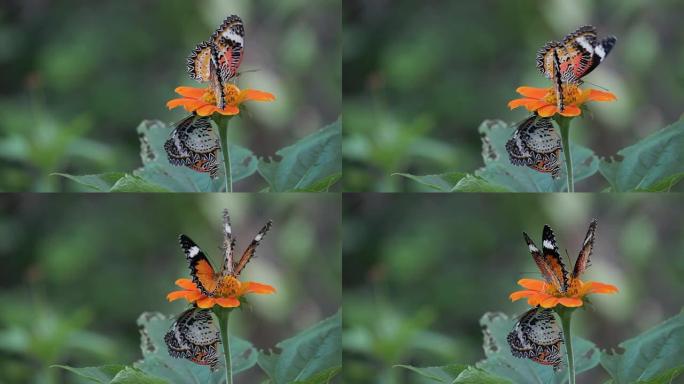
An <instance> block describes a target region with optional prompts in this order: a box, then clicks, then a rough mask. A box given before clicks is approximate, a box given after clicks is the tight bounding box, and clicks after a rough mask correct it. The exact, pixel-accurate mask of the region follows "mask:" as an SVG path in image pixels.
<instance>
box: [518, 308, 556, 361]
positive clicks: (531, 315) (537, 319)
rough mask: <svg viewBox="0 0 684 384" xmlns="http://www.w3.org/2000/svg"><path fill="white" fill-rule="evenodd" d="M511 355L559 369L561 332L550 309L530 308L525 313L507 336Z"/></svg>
mask: <svg viewBox="0 0 684 384" xmlns="http://www.w3.org/2000/svg"><path fill="white" fill-rule="evenodd" d="M506 341H507V342H508V345H509V347H510V350H511V354H513V356H515V357H518V358H527V359H531V360H532V361H535V362H537V363H539V364H543V365H551V366H553V369H554V370H555V371H558V370H560V369H561V366H562V362H563V360H562V357H561V345H562V343H563V330H562V328H561V326H560V325H559V324H558V321H557V320H556V318H555V317H554V315H553V312H552V310H550V309H541V308H532V309H530V310H529V311H527V312H525V314H523V315H522V316H521V318H520V319H519V320H518V322H517V323H515V325H514V326H513V330H512V331H511V332H510V333H509V334H508V335H507V337H506Z"/></svg>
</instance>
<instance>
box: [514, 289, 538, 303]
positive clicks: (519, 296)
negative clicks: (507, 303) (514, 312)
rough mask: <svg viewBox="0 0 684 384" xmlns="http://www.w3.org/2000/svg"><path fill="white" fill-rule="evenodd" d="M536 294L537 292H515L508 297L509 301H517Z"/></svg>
mask: <svg viewBox="0 0 684 384" xmlns="http://www.w3.org/2000/svg"><path fill="white" fill-rule="evenodd" d="M537 293H538V292H537V291H515V292H513V293H511V294H510V296H508V297H509V298H510V299H511V301H518V300H520V299H522V298H523V297H530V296H533V295H536V294H537Z"/></svg>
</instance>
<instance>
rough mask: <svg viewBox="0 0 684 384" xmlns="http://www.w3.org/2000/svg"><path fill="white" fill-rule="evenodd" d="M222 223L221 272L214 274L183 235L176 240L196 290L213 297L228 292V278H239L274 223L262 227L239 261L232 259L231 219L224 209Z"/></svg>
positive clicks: (233, 240) (211, 268)
mask: <svg viewBox="0 0 684 384" xmlns="http://www.w3.org/2000/svg"><path fill="white" fill-rule="evenodd" d="M223 224H224V225H223V234H224V243H223V251H224V254H225V259H224V263H223V268H222V269H221V271H220V272H216V270H215V269H214V267H213V266H212V265H211V262H209V259H208V258H207V256H206V255H205V254H204V252H202V250H201V249H200V247H199V246H198V245H197V244H195V242H194V241H192V240H191V239H190V238H189V237H188V236H186V235H180V237H179V240H180V246H181V248H183V252H184V253H185V256H186V258H187V259H188V263H189V265H190V275H191V276H192V281H193V282H194V283H195V285H197V288H199V290H200V292H202V294H203V295H205V296H209V297H216V296H217V295H219V294H221V293H223V292H225V290H226V289H228V287H227V284H228V283H229V280H230V279H229V278H230V277H233V278H234V277H237V276H239V275H240V273H241V272H242V270H243V269H244V268H245V266H246V265H247V263H249V261H250V260H251V259H252V257H254V252H255V251H256V249H257V247H258V246H259V243H260V242H261V240H262V239H263V238H264V236H265V235H266V233H267V232H268V230H269V229H271V225H272V224H273V222H272V221H270V220H269V221H268V222H267V223H266V225H264V227H263V228H261V230H260V231H259V233H257V235H256V236H255V237H254V239H253V240H252V242H251V243H250V244H249V246H248V247H247V249H246V250H245V251H244V253H243V254H242V256H241V257H240V260H238V261H234V260H233V252H234V250H235V239H233V236H232V229H231V225H230V216H229V215H228V211H227V210H225V211H223Z"/></svg>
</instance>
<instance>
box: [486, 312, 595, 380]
mask: <svg viewBox="0 0 684 384" xmlns="http://www.w3.org/2000/svg"><path fill="white" fill-rule="evenodd" d="M559 321H560V320H559ZM515 322H516V319H515V318H509V317H508V316H506V315H505V314H503V313H486V314H485V315H484V316H483V317H482V319H480V325H481V326H482V329H483V332H484V340H485V341H484V350H485V355H486V359H485V360H483V361H480V362H479V363H477V364H476V367H477V368H480V369H483V370H485V371H487V372H489V373H491V374H495V375H498V376H501V377H505V378H507V379H508V380H510V381H511V382H513V383H518V384H528V383H545V384H546V383H548V384H562V383H564V382H566V381H567V377H568V374H567V367H564V368H563V370H562V371H561V372H554V371H553V368H552V367H549V366H545V365H541V364H538V363H535V362H534V361H532V360H530V359H521V358H517V357H514V356H513V355H512V354H511V350H510V348H509V346H508V342H507V341H506V335H508V333H509V332H510V331H511V330H512V329H513V326H514V324H515ZM572 343H573V349H574V354H575V371H576V372H577V373H581V372H584V371H587V370H589V369H591V368H593V367H595V366H596V365H598V363H599V351H598V349H597V348H596V346H595V345H594V344H593V343H592V342H590V341H588V340H585V339H582V338H579V337H573V338H572ZM564 359H565V357H564ZM580 382H581V378H580Z"/></svg>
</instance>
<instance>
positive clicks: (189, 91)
mask: <svg viewBox="0 0 684 384" xmlns="http://www.w3.org/2000/svg"><path fill="white" fill-rule="evenodd" d="M175 91H176V93H177V94H179V95H181V96H183V97H190V98H193V99H199V98H200V97H202V96H203V95H204V93H205V92H206V91H207V90H206V89H204V88H195V87H178V88H176V89H175Z"/></svg>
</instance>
